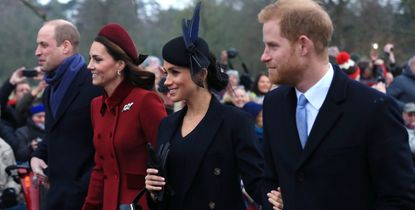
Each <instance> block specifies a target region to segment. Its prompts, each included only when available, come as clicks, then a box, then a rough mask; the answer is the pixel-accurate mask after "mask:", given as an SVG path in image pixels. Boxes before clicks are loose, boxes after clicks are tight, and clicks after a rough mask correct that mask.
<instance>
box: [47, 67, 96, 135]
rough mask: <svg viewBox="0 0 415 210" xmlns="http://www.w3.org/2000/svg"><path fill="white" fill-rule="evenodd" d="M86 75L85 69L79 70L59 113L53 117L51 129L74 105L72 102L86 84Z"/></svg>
mask: <svg viewBox="0 0 415 210" xmlns="http://www.w3.org/2000/svg"><path fill="white" fill-rule="evenodd" d="M84 73H85V69H84V68H82V69H81V70H79V72H78V74H77V75H76V77H75V78H74V79H73V81H72V84H71V85H70V87H69V88H68V90H67V91H66V93H65V96H64V97H63V99H62V102H61V104H60V106H59V107H58V111H57V112H56V116H55V117H53V119H54V120H53V124H52V126H51V129H53V127H54V126H55V125H56V123H57V122H58V121H59V119H60V118H61V117H62V116H63V114H64V113H65V112H66V110H67V109H68V108H69V106H70V105H71V104H72V101H73V100H74V99H75V98H76V96H77V95H78V94H79V91H80V90H81V88H80V87H81V86H82V85H83V84H84V83H85V82H86V79H87V78H88V77H85V76H84V75H83V74H84ZM91 82H92V81H91ZM49 108H50V107H49ZM50 113H52V112H50Z"/></svg>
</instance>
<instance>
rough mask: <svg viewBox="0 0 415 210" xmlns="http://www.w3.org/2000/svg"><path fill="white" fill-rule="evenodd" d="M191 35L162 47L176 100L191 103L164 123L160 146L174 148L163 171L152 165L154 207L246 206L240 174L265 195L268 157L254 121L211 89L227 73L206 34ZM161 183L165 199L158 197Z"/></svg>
mask: <svg viewBox="0 0 415 210" xmlns="http://www.w3.org/2000/svg"><path fill="white" fill-rule="evenodd" d="M187 41H188V40H186V41H185V39H184V37H182V36H180V37H176V38H174V39H172V40H170V41H169V42H167V44H165V45H164V47H163V59H164V65H163V68H164V70H165V71H166V74H167V78H166V81H165V83H164V85H166V86H167V88H168V89H169V94H170V97H171V99H172V100H173V101H175V102H177V101H182V100H184V101H185V102H186V106H185V107H184V108H183V109H182V110H180V111H178V112H176V113H174V114H172V115H170V116H168V117H167V118H165V119H164V120H163V121H162V123H161V124H160V128H159V132H158V137H157V142H158V145H159V150H160V149H161V148H166V147H169V153H168V155H167V158H163V157H162V161H161V165H164V167H162V168H161V169H162V170H163V171H164V174H163V175H164V176H161V175H158V172H159V170H157V169H155V168H149V169H147V176H146V188H147V190H149V191H150V192H151V193H150V195H151V196H149V197H150V198H149V200H150V203H149V207H150V209H152V208H154V209H163V210H172V209H175V210H194V209H198V210H203V209H220V210H229V209H232V210H239V209H245V206H244V203H243V199H242V191H241V179H242V180H243V183H244V186H245V189H246V190H247V192H248V193H249V194H250V195H251V196H252V197H253V198H254V199H255V200H257V201H259V200H260V185H261V176H262V170H263V160H262V155H261V154H260V152H259V150H258V149H257V147H256V146H255V143H254V141H255V138H256V137H255V132H254V131H255V129H254V122H253V121H252V119H251V118H250V116H249V115H248V114H247V113H245V112H243V111H242V110H240V109H237V108H235V107H231V106H227V105H223V104H220V103H219V101H218V100H217V99H216V98H215V97H214V96H213V95H212V93H211V90H213V89H214V90H217V91H219V90H222V89H223V88H225V87H226V84H227V77H226V74H224V73H223V72H222V71H220V69H218V68H217V66H216V61H215V59H214V57H213V55H211V54H210V52H209V47H208V45H207V43H206V42H205V41H204V40H203V39H201V38H198V37H197V35H196V37H193V38H192V39H191V41H190V44H189V43H187ZM187 44H189V45H187ZM169 144H170V146H168V145H169ZM161 150H165V149H161ZM159 153H160V151H159ZM161 153H163V152H161ZM159 169H160V168H159ZM162 189H163V190H164V192H165V194H164V199H163V200H162V201H159V200H157V196H158V195H159V193H160V190H162Z"/></svg>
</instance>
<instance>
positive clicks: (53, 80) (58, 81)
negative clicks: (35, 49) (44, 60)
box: [45, 54, 85, 117]
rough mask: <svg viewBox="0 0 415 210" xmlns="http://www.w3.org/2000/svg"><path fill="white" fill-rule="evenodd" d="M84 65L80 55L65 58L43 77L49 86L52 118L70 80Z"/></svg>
mask: <svg viewBox="0 0 415 210" xmlns="http://www.w3.org/2000/svg"><path fill="white" fill-rule="evenodd" d="M84 65H85V60H84V58H83V57H82V56H81V55H80V54H75V55H73V56H71V57H68V58H66V59H65V60H64V61H63V62H62V64H60V65H59V66H58V68H56V69H55V70H53V71H51V72H50V73H47V74H46V75H45V81H46V83H47V84H48V85H49V86H50V97H49V104H50V108H51V110H52V114H53V117H55V116H56V112H57V111H58V108H59V106H60V104H61V102H62V99H63V97H64V96H65V94H66V91H67V90H68V88H69V86H70V85H71V83H72V80H73V79H74V78H75V76H76V74H77V73H78V72H79V70H81V68H82V67H83V66H84Z"/></svg>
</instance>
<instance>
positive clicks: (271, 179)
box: [262, 97, 279, 209]
mask: <svg viewBox="0 0 415 210" xmlns="http://www.w3.org/2000/svg"><path fill="white" fill-rule="evenodd" d="M267 107H268V102H267V97H265V99H264V109H263V116H264V118H263V120H264V122H263V125H264V127H263V129H264V146H263V154H264V174H263V184H262V206H263V209H272V206H271V204H270V203H269V202H268V196H267V193H269V192H270V191H271V190H275V189H277V188H278V187H279V180H278V174H277V169H276V168H275V163H274V159H273V156H272V150H271V143H270V142H271V139H270V137H269V125H270V124H272V122H271V119H270V118H269V117H268V116H270V115H269V114H268V113H267V112H268V110H269V108H267Z"/></svg>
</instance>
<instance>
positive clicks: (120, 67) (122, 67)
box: [117, 60, 125, 70]
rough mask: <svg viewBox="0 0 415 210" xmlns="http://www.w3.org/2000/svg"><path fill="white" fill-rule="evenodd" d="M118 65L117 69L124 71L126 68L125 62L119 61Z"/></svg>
mask: <svg viewBox="0 0 415 210" xmlns="http://www.w3.org/2000/svg"><path fill="white" fill-rule="evenodd" d="M117 65H118V66H117V67H118V68H117V69H122V70H123V69H124V68H125V62H124V61H123V60H118V61H117Z"/></svg>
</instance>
